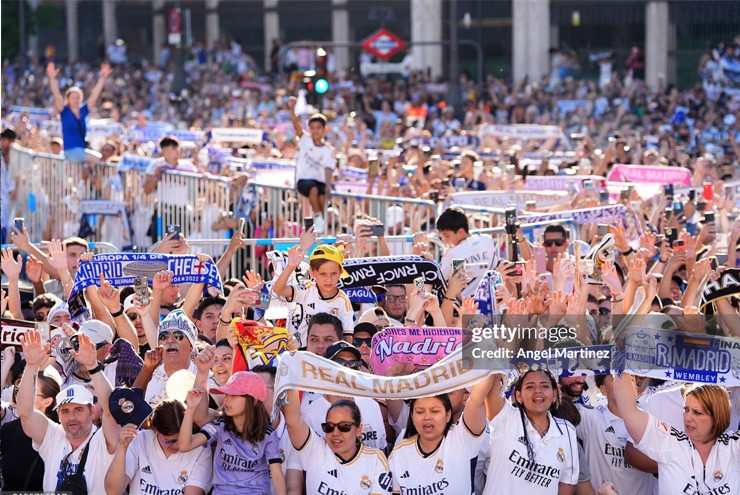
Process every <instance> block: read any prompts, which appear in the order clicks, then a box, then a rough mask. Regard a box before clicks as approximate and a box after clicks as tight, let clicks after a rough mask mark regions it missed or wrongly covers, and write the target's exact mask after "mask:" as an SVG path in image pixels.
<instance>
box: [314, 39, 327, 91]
mask: <svg viewBox="0 0 740 495" xmlns="http://www.w3.org/2000/svg"><path fill="white" fill-rule="evenodd" d="M326 64H327V54H326V50H324V49H323V48H318V49H317V50H316V77H315V78H314V85H313V90H314V91H315V92H316V93H317V94H320V95H323V94H324V93H326V92H327V91H329V72H328V71H327V69H326Z"/></svg>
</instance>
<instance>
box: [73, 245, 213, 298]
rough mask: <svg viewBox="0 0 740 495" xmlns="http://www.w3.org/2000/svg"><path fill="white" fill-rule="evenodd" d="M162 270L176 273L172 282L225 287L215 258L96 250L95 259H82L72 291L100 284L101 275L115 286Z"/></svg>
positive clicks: (148, 276) (152, 277)
mask: <svg viewBox="0 0 740 495" xmlns="http://www.w3.org/2000/svg"><path fill="white" fill-rule="evenodd" d="M162 270H169V271H171V272H173V273H174V274H175V276H174V277H173V279H172V283H173V284H175V285H177V284H193V283H194V284H197V283H205V284H208V285H211V286H213V287H216V288H217V289H218V290H219V291H220V290H221V277H220V276H219V274H218V268H217V267H216V264H215V263H213V262H212V261H208V262H205V263H203V262H201V261H200V260H199V259H198V257H197V256H191V255H173V254H96V255H95V256H94V257H93V259H92V261H88V262H83V263H80V268H79V269H78V270H77V275H76V276H75V281H74V285H73V286H72V292H71V293H72V294H75V293H77V292H79V291H81V290H83V289H85V288H86V287H89V286H91V285H97V286H100V275H104V276H105V279H106V280H107V281H108V282H110V283H111V284H112V285H113V286H114V287H122V286H126V285H133V283H134V279H135V278H136V277H143V276H145V277H146V278H147V279H148V281H149V282H151V281H152V280H153V279H154V276H155V275H156V274H157V273H159V272H161V271H162Z"/></svg>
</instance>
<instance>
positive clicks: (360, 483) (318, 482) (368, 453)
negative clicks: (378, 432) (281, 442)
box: [297, 428, 392, 495]
mask: <svg viewBox="0 0 740 495" xmlns="http://www.w3.org/2000/svg"><path fill="white" fill-rule="evenodd" d="M297 452H298V457H299V459H300V462H301V465H302V466H303V469H304V470H305V471H306V493H312V494H319V495H383V494H389V493H391V485H392V477H391V473H390V469H389V467H388V460H387V459H386V457H385V454H383V452H381V451H380V450H378V449H373V448H370V447H368V446H366V445H362V446H361V447H360V449H359V450H358V451H357V454H356V455H355V456H354V457H353V458H352V459H348V460H346V461H342V460H341V459H339V458H338V457H337V456H336V455H335V454H334V452H332V451H331V449H330V448H329V446H328V445H327V444H326V442H325V441H324V440H323V439H322V438H321V437H319V436H318V435H317V434H316V433H314V432H313V431H312V430H311V429H310V428H309V435H308V438H307V439H306V443H305V444H303V446H302V447H301V448H300V449H297Z"/></svg>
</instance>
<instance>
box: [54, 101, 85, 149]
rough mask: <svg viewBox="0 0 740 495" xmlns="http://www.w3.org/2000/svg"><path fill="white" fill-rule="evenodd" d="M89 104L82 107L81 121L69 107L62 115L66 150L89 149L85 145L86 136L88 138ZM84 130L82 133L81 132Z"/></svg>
mask: <svg viewBox="0 0 740 495" xmlns="http://www.w3.org/2000/svg"><path fill="white" fill-rule="evenodd" d="M88 113H89V112H88V110H87V103H83V104H82V106H81V107H80V119H79V120H78V119H77V117H75V114H73V113H72V110H70V109H69V107H68V106H67V105H65V106H64V110H62V113H61V114H60V117H61V118H62V139H64V149H65V150H71V149H74V148H87V146H86V145H85V136H87V122H86V120H87V114H88ZM80 128H82V132H80Z"/></svg>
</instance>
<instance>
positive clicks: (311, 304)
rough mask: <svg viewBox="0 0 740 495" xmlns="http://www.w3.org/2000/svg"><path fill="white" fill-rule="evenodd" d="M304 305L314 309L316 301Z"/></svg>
mask: <svg viewBox="0 0 740 495" xmlns="http://www.w3.org/2000/svg"><path fill="white" fill-rule="evenodd" d="M306 306H308V307H309V308H311V309H316V303H308V304H307V305H306Z"/></svg>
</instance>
